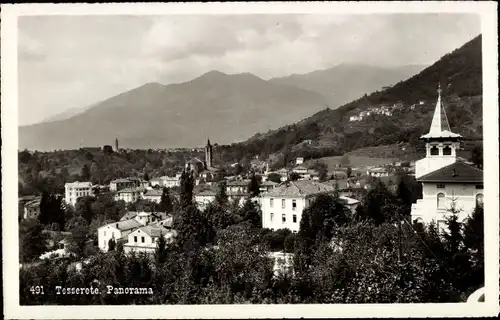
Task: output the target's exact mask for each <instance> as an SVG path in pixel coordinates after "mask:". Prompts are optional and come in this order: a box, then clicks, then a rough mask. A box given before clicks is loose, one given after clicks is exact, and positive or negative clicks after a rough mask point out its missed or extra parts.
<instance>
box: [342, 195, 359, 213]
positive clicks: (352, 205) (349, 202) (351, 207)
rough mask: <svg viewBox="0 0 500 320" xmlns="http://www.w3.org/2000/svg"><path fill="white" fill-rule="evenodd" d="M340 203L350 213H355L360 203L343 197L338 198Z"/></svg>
mask: <svg viewBox="0 0 500 320" xmlns="http://www.w3.org/2000/svg"><path fill="white" fill-rule="evenodd" d="M339 200H340V202H342V203H343V204H344V206H346V207H347V208H349V210H351V212H352V213H355V212H356V208H357V207H358V206H359V204H360V202H359V201H358V200H356V199H353V198H349V197H345V196H340V197H339Z"/></svg>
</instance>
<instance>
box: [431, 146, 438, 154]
mask: <svg viewBox="0 0 500 320" xmlns="http://www.w3.org/2000/svg"><path fill="white" fill-rule="evenodd" d="M437 155H439V149H438V147H436V146H434V147H431V156H437Z"/></svg>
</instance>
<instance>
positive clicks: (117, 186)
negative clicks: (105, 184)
mask: <svg viewBox="0 0 500 320" xmlns="http://www.w3.org/2000/svg"><path fill="white" fill-rule="evenodd" d="M136 186H137V185H136V182H135V181H132V180H129V179H115V180H112V181H111V182H110V183H109V191H112V192H116V191H119V190H122V189H125V188H133V187H136Z"/></svg>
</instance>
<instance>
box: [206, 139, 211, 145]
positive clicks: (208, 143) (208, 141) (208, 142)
mask: <svg viewBox="0 0 500 320" xmlns="http://www.w3.org/2000/svg"><path fill="white" fill-rule="evenodd" d="M207 146H211V144H210V138H208V140H207Z"/></svg>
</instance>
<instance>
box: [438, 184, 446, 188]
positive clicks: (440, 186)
mask: <svg viewBox="0 0 500 320" xmlns="http://www.w3.org/2000/svg"><path fill="white" fill-rule="evenodd" d="M445 187H446V186H445V185H444V184H443V183H438V184H437V188H438V189H444V188H445Z"/></svg>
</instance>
